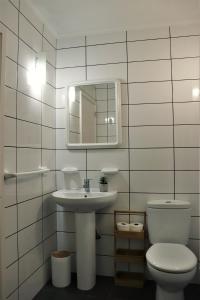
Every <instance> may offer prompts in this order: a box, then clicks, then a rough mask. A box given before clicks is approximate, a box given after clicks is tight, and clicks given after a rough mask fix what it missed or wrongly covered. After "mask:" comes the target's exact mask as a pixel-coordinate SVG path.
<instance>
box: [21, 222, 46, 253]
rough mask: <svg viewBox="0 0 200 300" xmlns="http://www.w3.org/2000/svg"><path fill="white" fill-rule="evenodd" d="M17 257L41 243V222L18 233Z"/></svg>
mask: <svg viewBox="0 0 200 300" xmlns="http://www.w3.org/2000/svg"><path fill="white" fill-rule="evenodd" d="M18 241H19V242H18V245H19V246H18V247H19V256H20V257H21V256H22V255H24V254H25V253H26V252H28V251H30V250H31V249H32V248H34V247H35V246H36V245H38V244H39V243H40V242H41V241H42V221H38V222H37V223H35V224H33V225H31V226H29V227H27V228H25V229H23V230H21V231H20V232H19V233H18Z"/></svg>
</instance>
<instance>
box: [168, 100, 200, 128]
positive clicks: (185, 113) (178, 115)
mask: <svg viewBox="0 0 200 300" xmlns="http://www.w3.org/2000/svg"><path fill="white" fill-rule="evenodd" d="M199 108H200V103H199V102H190V103H174V123H175V124H200V111H199Z"/></svg>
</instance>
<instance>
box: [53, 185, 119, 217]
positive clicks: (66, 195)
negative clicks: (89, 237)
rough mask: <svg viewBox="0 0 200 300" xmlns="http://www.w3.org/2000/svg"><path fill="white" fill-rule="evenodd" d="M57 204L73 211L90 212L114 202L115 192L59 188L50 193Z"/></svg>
mask: <svg viewBox="0 0 200 300" xmlns="http://www.w3.org/2000/svg"><path fill="white" fill-rule="evenodd" d="M52 196H53V197H54V198H55V201H56V203H57V204H59V205H61V206H64V207H65V208H66V209H68V210H71V211H74V212H92V211H96V210H98V209H102V208H104V207H106V206H109V205H111V204H112V203H114V201H115V199H116V198H117V192H116V191H111V192H99V191H97V190H91V191H90V192H89V193H86V192H85V191H84V190H82V189H81V190H60V191H57V192H54V193H52Z"/></svg>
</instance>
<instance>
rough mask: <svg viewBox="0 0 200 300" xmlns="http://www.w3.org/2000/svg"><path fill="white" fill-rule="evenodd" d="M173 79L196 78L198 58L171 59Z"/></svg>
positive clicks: (197, 75) (197, 76)
mask: <svg viewBox="0 0 200 300" xmlns="http://www.w3.org/2000/svg"><path fill="white" fill-rule="evenodd" d="M172 77H173V80H181V79H198V78H199V77H200V76H199V58H182V59H173V60H172Z"/></svg>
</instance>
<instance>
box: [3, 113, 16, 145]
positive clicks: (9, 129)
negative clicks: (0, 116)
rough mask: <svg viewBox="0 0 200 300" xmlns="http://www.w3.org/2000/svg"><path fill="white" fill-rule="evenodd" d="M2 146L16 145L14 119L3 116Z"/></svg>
mask: <svg viewBox="0 0 200 300" xmlns="http://www.w3.org/2000/svg"><path fill="white" fill-rule="evenodd" d="M4 146H13V147H14V146H16V120H15V119H12V118H8V117H4Z"/></svg>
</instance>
